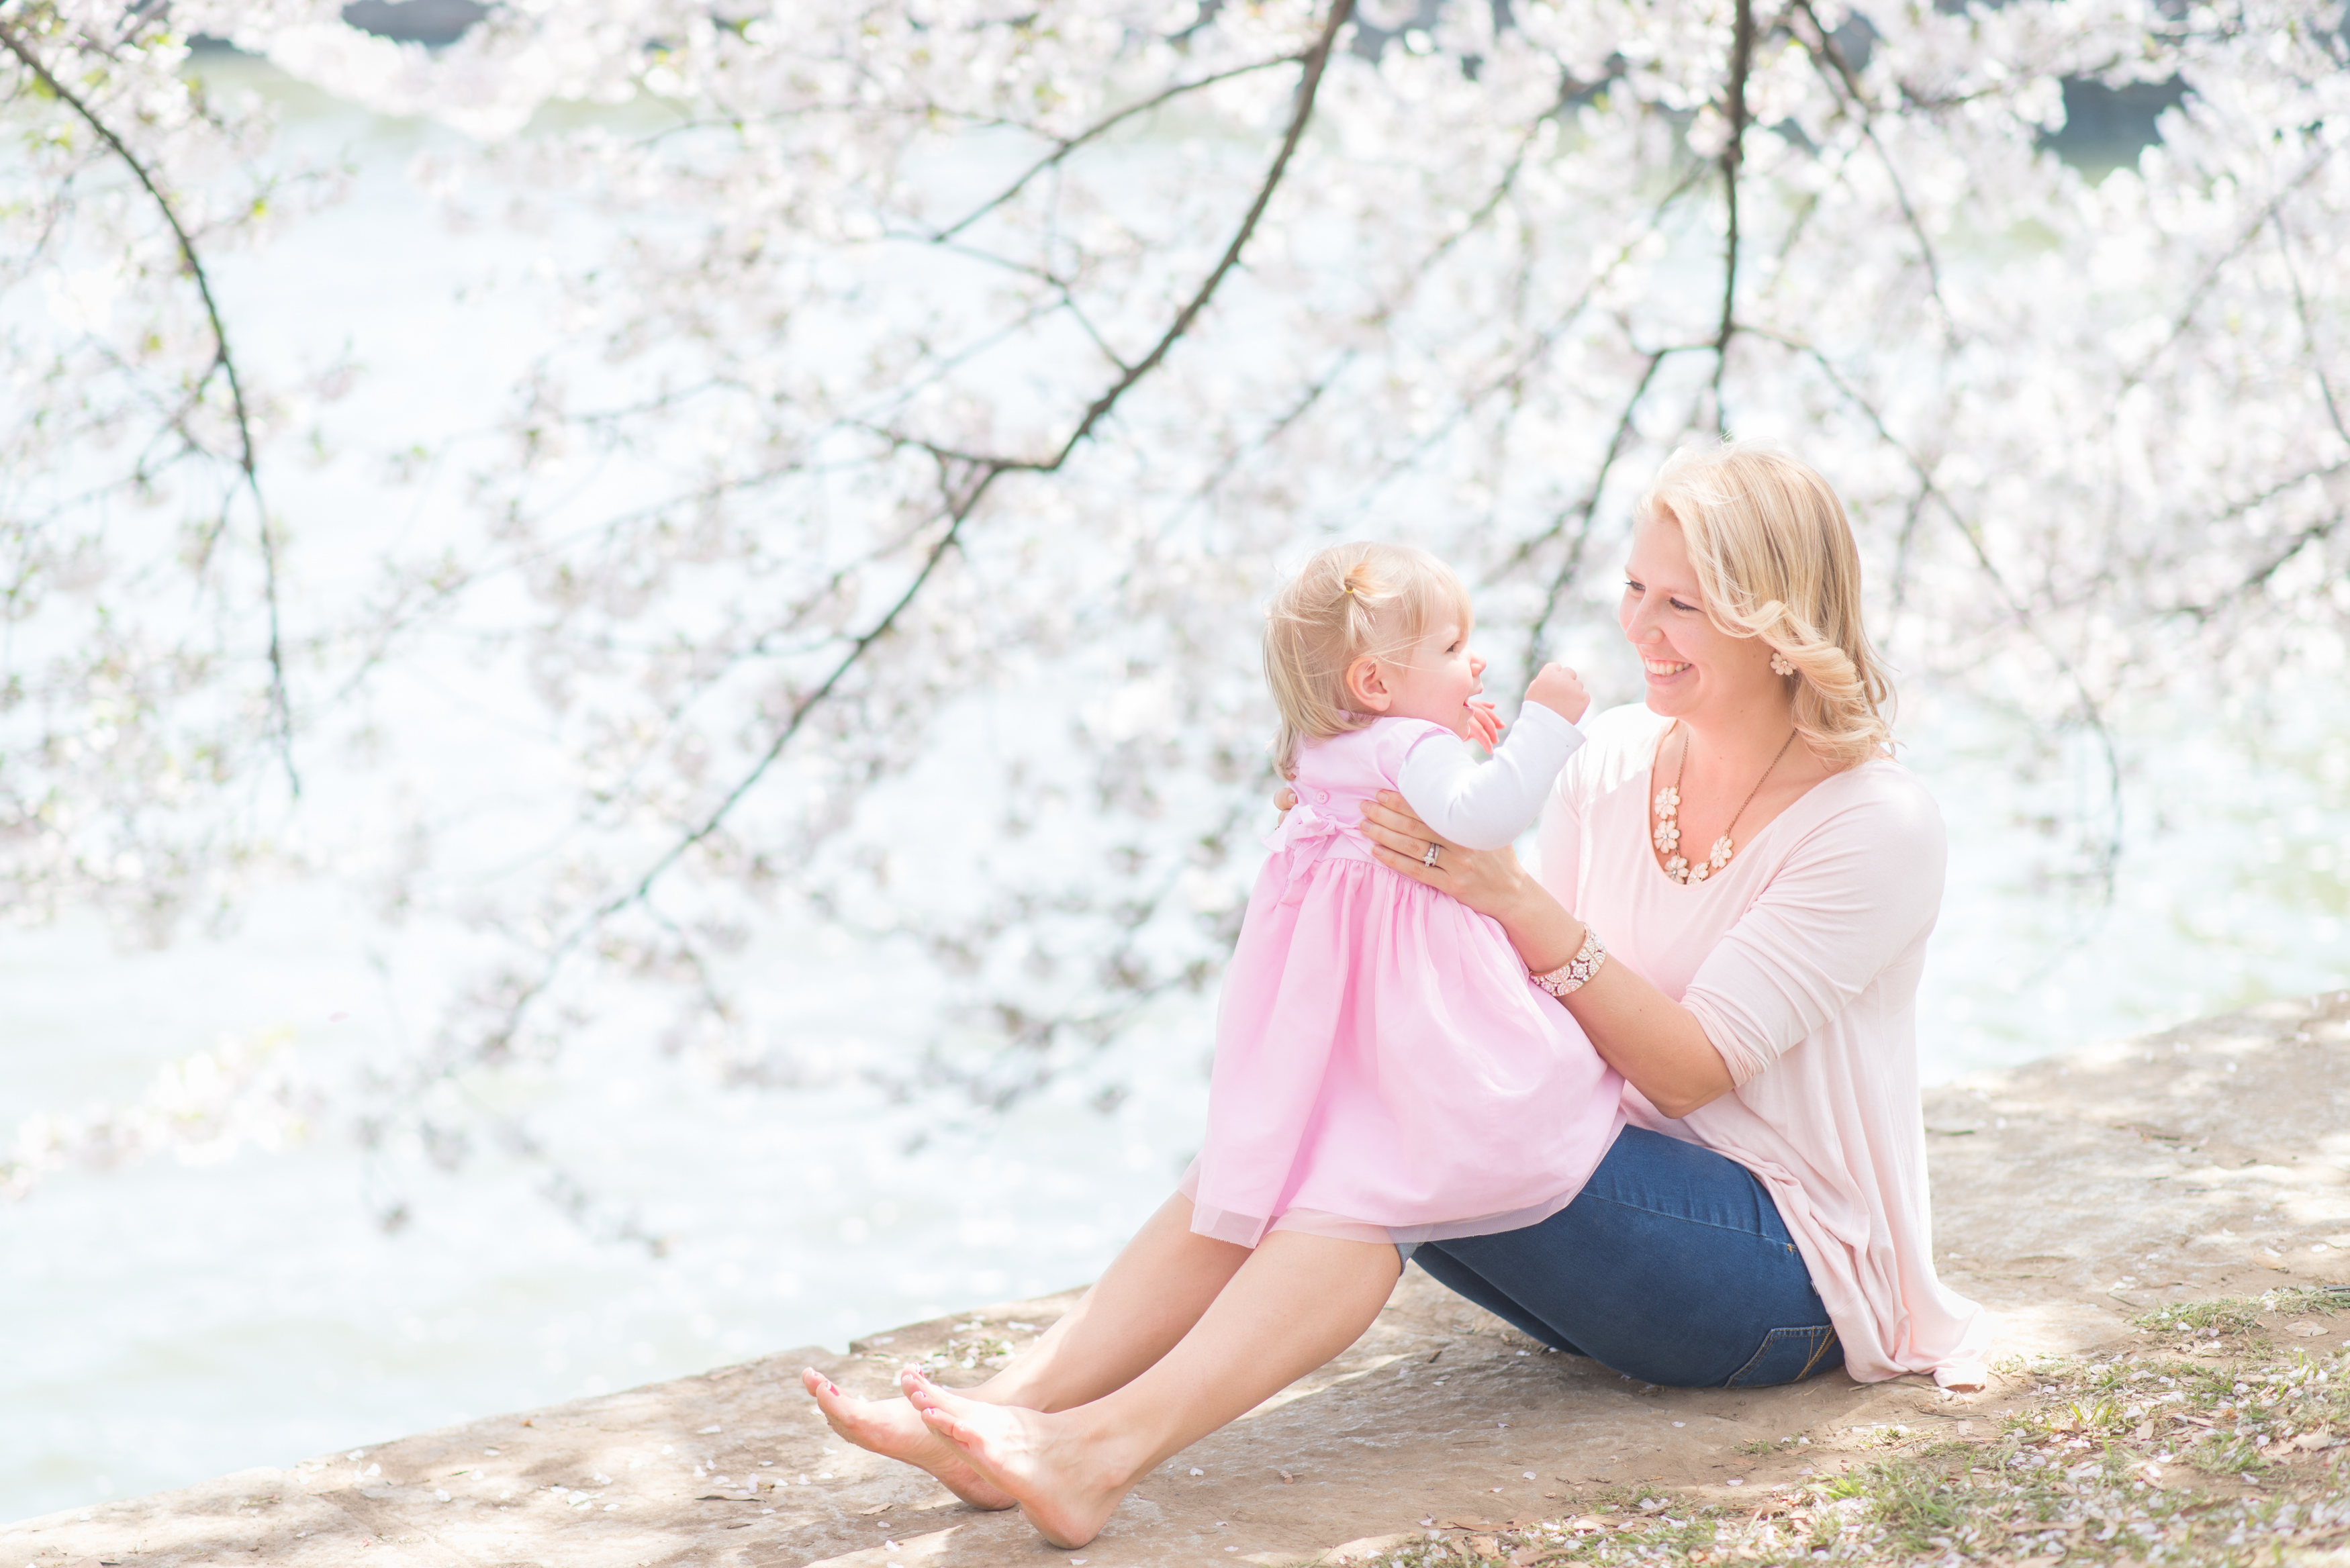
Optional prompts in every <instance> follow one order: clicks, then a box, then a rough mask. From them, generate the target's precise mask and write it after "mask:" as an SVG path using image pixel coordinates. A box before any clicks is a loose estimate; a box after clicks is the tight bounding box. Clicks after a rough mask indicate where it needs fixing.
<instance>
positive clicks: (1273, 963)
mask: <svg viewBox="0 0 2350 1568" xmlns="http://www.w3.org/2000/svg"><path fill="white" fill-rule="evenodd" d="M1470 628H1471V617H1470V613H1469V599H1468V595H1467V594H1466V593H1465V592H1463V591H1462V589H1461V583H1460V580H1459V579H1458V578H1456V577H1455V576H1453V575H1452V574H1451V572H1449V571H1447V570H1446V569H1445V568H1444V567H1443V566H1441V565H1440V564H1439V563H1438V562H1437V561H1436V560H1435V559H1434V558H1433V557H1431V556H1428V555H1427V554H1425V553H1424V552H1421V551H1419V550H1407V549H1399V548H1397V547H1395V546H1392V545H1346V546H1342V547H1341V548H1338V549H1335V550H1325V551H1323V552H1322V553H1321V554H1320V555H1318V556H1315V557H1314V559H1313V560H1312V561H1311V562H1309V563H1307V565H1306V567H1305V570H1304V571H1303V572H1302V573H1300V574H1299V575H1298V577H1297V580H1296V581H1295V582H1293V583H1291V584H1290V585H1289V586H1288V587H1285V588H1284V589H1283V590H1282V592H1281V594H1280V596H1279V597H1278V598H1277V599H1276V600H1275V601H1274V607H1273V611H1272V618H1271V622H1270V624H1269V626H1268V627H1267V628H1266V632H1265V671H1266V675H1267V677H1268V679H1269V680H1271V682H1272V685H1273V690H1274V698H1275V700H1276V701H1278V702H1279V704H1280V707H1281V715H1282V741H1281V756H1282V760H1283V764H1284V770H1285V771H1288V772H1290V773H1291V775H1292V778H1293V782H1294V784H1295V789H1296V792H1297V803H1296V805H1295V808H1294V809H1292V810H1291V811H1290V813H1289V815H1288V816H1287V818H1286V819H1285V820H1284V822H1283V824H1282V826H1281V828H1280V830H1279V831H1278V832H1277V833H1276V834H1275V835H1274V841H1273V844H1274V851H1275V853H1274V856H1273V857H1272V859H1271V860H1270V861H1268V862H1267V863H1266V865H1265V867H1264V871H1263V875H1262V876H1260V877H1258V878H1257V886H1256V891H1255V894H1254V896H1253V898H1251V899H1250V900H1249V909H1248V917H1247V920H1246V923H1245V924H1244V925H1243V927H1242V929H1241V938H1240V946H1239V950H1238V951H1237V952H1236V953H1235V954H1234V955H1233V959H1232V971H1231V974H1230V977H1229V978H1228V979H1227V980H1226V981H1225V986H1224V1001H1223V1011H1222V1018H1221V1020H1220V1022H1219V1024H1218V1029H1217V1040H1216V1067H1215V1075H1214V1079H1213V1082H1212V1084H1211V1088H1210V1093H1209V1107H1208V1137H1207V1144H1206V1147H1205V1148H1204V1149H1203V1150H1202V1151H1201V1155H1200V1158H1199V1159H1198V1160H1197V1161H1195V1162H1194V1163H1193V1165H1192V1167H1191V1170H1190V1171H1189V1172H1188V1173H1186V1175H1185V1177H1184V1179H1183V1183H1182V1193H1181V1196H1180V1197H1179V1198H1176V1199H1170V1200H1169V1201H1168V1203H1167V1204H1166V1205H1165V1206H1164V1207H1163V1208H1161V1209H1160V1210H1159V1212H1158V1213H1157V1214H1156V1215H1154V1216H1152V1217H1151V1219H1150V1220H1149V1221H1148V1222H1146V1223H1145V1225H1144V1226H1143V1229H1142V1231H1141V1232H1140V1233H1139V1234H1138V1235H1137V1236H1136V1237H1135V1238H1134V1240H1133V1241H1129V1242H1128V1244H1127V1246H1126V1248H1125V1250H1124V1251H1121V1252H1120V1253H1119V1254H1118V1258H1117V1260H1116V1261H1115V1262H1112V1263H1111V1264H1110V1266H1109V1268H1108V1269H1107V1271H1106V1272H1104V1273H1103V1275H1102V1277H1101V1278H1100V1280H1098V1281H1097V1282H1095V1284H1094V1286H1093V1287H1092V1289H1090V1290H1088V1291H1087V1292H1086V1293H1085V1294H1084V1295H1083V1296H1082V1297H1081V1298H1079V1300H1078V1301H1077V1302H1076V1304H1075V1305H1073V1306H1071V1307H1070V1309H1069V1310H1068V1311H1067V1312H1066V1313H1065V1314H1062V1315H1061V1317H1060V1318H1059V1319H1058V1320H1057V1321H1055V1323H1054V1324H1052V1326H1051V1327H1050V1328H1048V1329H1046V1330H1045V1334H1043V1335H1042V1336H1041V1337H1040V1338H1039V1339H1038V1340H1037V1341H1036V1343H1035V1345H1032V1346H1030V1347H1029V1348H1028V1349H1027V1350H1026V1351H1024V1352H1023V1353H1022V1355H1020V1356H1019V1357H1017V1358H1016V1359H1015V1360H1014V1362H1013V1363H1012V1365H1011V1366H1008V1367H1005V1368H1004V1369H1003V1371H1001V1372H998V1373H997V1374H995V1375H994V1376H993V1377H990V1378H989V1379H988V1380H987V1381H986V1382H985V1383H983V1384H982V1385H980V1386H977V1387H974V1388H969V1389H963V1390H952V1389H947V1388H941V1387H940V1386H938V1385H936V1384H934V1383H932V1382H931V1380H930V1378H929V1377H928V1376H926V1375H925V1374H924V1373H923V1372H921V1371H920V1369H917V1368H911V1367H910V1368H908V1369H907V1370H905V1371H904V1372H902V1373H900V1374H899V1387H900V1388H901V1389H902V1390H903V1391H904V1393H905V1396H906V1398H905V1399H904V1400H903V1401H899V1400H878V1399H860V1398H858V1397H855V1396H853V1395H850V1394H847V1393H845V1392H843V1391H842V1390H841V1388H840V1387H839V1386H837V1384H835V1383H834V1382H832V1380H831V1379H829V1378H827V1377H826V1376H823V1375H822V1374H820V1373H818V1372H817V1371H816V1369H815V1368H814V1367H810V1368H808V1369H807V1370H806V1372H804V1373H803V1374H802V1375H801V1376H802V1381H803V1382H804V1383H805V1384H806V1387H807V1389H808V1392H809V1393H810V1394H811V1395H813V1396H814V1397H816V1402H817V1404H818V1405H819V1407H821V1408H822V1409H823V1411H824V1415H825V1419H826V1420H827V1422H829V1423H830V1424H831V1427H832V1429H833V1430H834V1431H835V1432H837V1433H838V1434H839V1435H840V1436H841V1437H843V1438H847V1440H848V1441H850V1442H852V1443H855V1444H856V1445H857V1446H858V1447H859V1448H862V1449H868V1450H870V1451H872V1452H874V1453H879V1454H885V1455H888V1456H889V1457H890V1458H893V1459H903V1460H905V1461H906V1462H907V1463H909V1464H912V1465H918V1466H920V1467H921V1468H922V1469H926V1470H928V1471H929V1472H930V1473H931V1474H932V1475H933V1476H935V1477H937V1478H938V1479H939V1480H941V1481H942V1482H944V1483H945V1484H946V1485H947V1486H948V1487H949V1488H951V1490H953V1491H954V1492H955V1493H956V1494H957V1495H958V1496H960V1497H962V1498H963V1499H964V1500H965V1501H969V1502H971V1503H973V1504H975V1505H977V1506H978V1507H981V1508H1009V1507H1014V1506H1017V1507H1018V1508H1020V1509H1021V1511H1023V1512H1024V1513H1025V1514H1026V1515H1027V1516H1028V1518H1029V1520H1030V1521H1032V1522H1034V1523H1035V1526H1036V1528H1037V1529H1038V1530H1039V1531H1041V1532H1043V1533H1044V1535H1045V1538H1046V1539H1047V1540H1049V1541H1052V1542H1055V1543H1057V1544H1059V1545H1063V1546H1081V1545H1083V1544H1085V1542H1087V1541H1090V1540H1092V1539H1093V1537H1094V1535H1095V1533H1096V1532H1098V1531H1099V1530H1100V1529H1101V1528H1102V1526H1103V1524H1104V1523H1105V1522H1107V1520H1108V1519H1109V1517H1110V1514H1111V1513H1112V1511H1115V1510H1116V1509H1117V1507H1118V1500H1119V1499H1120V1498H1122V1497H1123V1496H1124V1495H1125V1494H1126V1492H1127V1490H1128V1489H1129V1488H1130V1487H1132V1486H1133V1485H1134V1483H1135V1482H1136V1480H1139V1478H1140V1477H1141V1476H1143V1475H1145V1474H1148V1473H1149V1471H1150V1470H1151V1469H1152V1468H1153V1467H1154V1466H1156V1465H1158V1464H1159V1463H1161V1462H1163V1461H1164V1460H1165V1459H1168V1458H1169V1457H1170V1455H1172V1454H1174V1453H1176V1452H1178V1451H1180V1449H1182V1448H1183V1447H1184V1446H1185V1445H1186V1444H1188V1443H1190V1442H1192V1441H1194V1440H1195V1439H1197V1438H1200V1437H1201V1436H1203V1435H1204V1434H1206V1433H1208V1432H1211V1431H1213V1430H1215V1429H1216V1428H1218V1427H1221V1426H1222V1425H1223V1424H1224V1423H1225V1422H1227V1421H1231V1420H1233V1419H1236V1418H1237V1417H1240V1416H1241V1415H1242V1414H1243V1413H1244V1412H1245V1411H1246V1410H1247V1409H1248V1408H1250V1407H1252V1406H1253V1405H1254V1404H1255V1403H1256V1402H1257V1400H1258V1399H1259V1398H1261V1397H1263V1391H1262V1388H1261V1387H1260V1384H1262V1383H1265V1382H1268V1381H1269V1383H1270V1386H1274V1387H1278V1386H1281V1384H1283V1383H1285V1382H1287V1381H1289V1380H1290V1379H1291V1378H1293V1377H1295V1376H1301V1375H1302V1374H1304V1373H1305V1372H1306V1371H1308V1370H1311V1369H1312V1368H1314V1367H1315V1366H1321V1365H1323V1364H1324V1363H1325V1362H1326V1361H1328V1360H1329V1359H1330V1357H1332V1356H1334V1355H1337V1354H1338V1353H1339V1352H1341V1351H1343V1350H1344V1349H1346V1347H1347V1345H1350V1344H1352V1343H1353V1342H1354V1341H1355V1339H1356V1338H1357V1336H1358V1335H1360V1334H1361V1333H1362V1332H1363V1330H1364V1328H1365V1327H1367V1325H1368V1324H1369V1323H1370V1321H1371V1320H1372V1318H1374V1317H1375V1316H1376V1315H1377V1314H1378V1311H1379V1308H1380V1306H1381V1305H1382V1304H1383V1303H1385V1302H1386V1301H1387V1299H1388V1293H1389V1292H1390V1291H1391V1289H1392V1288H1393V1286H1394V1283H1395V1277H1396V1276H1395V1270H1396V1266H1397V1265H1396V1260H1395V1256H1394V1254H1393V1253H1392V1252H1389V1251H1388V1250H1387V1245H1386V1243H1388V1242H1389V1241H1393V1242H1395V1243H1397V1245H1398V1246H1399V1247H1402V1248H1408V1247H1409V1245H1411V1244H1412V1243H1414V1242H1417V1241H1429V1240H1434V1239H1438V1238H1443V1237H1452V1236H1470V1235H1476V1234H1479V1233H1481V1232H1483V1231H1504V1230H1510V1229H1513V1228H1514V1227H1517V1226H1520V1225H1529V1224H1533V1223H1534V1222H1535V1221H1537V1220H1544V1219H1546V1218H1548V1217H1549V1216H1550V1215H1551V1214H1553V1213H1555V1212H1556V1211H1557V1210H1560V1209H1563V1208H1565V1206H1566V1203H1567V1201H1568V1199H1571V1198H1573V1197H1574V1196H1575V1192H1576V1191H1577V1190H1578V1189H1580V1188H1581V1187H1582V1185H1583V1183H1584V1181H1585V1180H1586V1179H1587V1178H1588V1177H1589V1176H1590V1174H1591V1171H1592V1168H1594V1167H1595V1166H1596V1165H1597V1163H1598V1161H1599V1157H1600V1156H1601V1154H1602V1153H1604V1152H1605V1151H1606V1149H1607V1145H1608V1143H1609V1142H1610V1141H1611V1140H1612V1139H1613V1137H1615V1134H1616V1131H1617V1127H1618V1125H1619V1124H1620V1122H1621V1120H1622V1116H1623V1113H1622V1111H1621V1109H1620V1108H1619V1101H1620V1099H1621V1096H1622V1090H1623V1084H1622V1080H1620V1079H1619V1078H1617V1075H1615V1073H1614V1072H1612V1071H1611V1070H1609V1069H1608V1067H1607V1065H1606V1064H1604V1063H1603V1062H1601V1061H1600V1059H1599V1057H1598V1055H1597V1054H1596V1053H1595V1052H1593V1050H1592V1049H1591V1046H1590V1044H1588V1043H1587V1042H1586V1040H1585V1039H1584V1037H1583V1033H1582V1031H1581V1030H1579V1029H1578V1028H1576V1027H1575V1022H1574V1020H1573V1019H1571V1018H1569V1017H1568V1016H1567V1013H1566V1010H1565V1008H1563V1007H1561V1006H1560V1005H1559V1003H1558V1002H1557V1000H1556V999H1555V996H1553V995H1549V994H1545V993H1544V992H1543V991H1541V990H1537V989H1536V987H1535V986H1534V984H1533V983H1530V982H1529V981H1528V979H1527V976H1526V971H1525V967H1524V966H1523V964H1521V963H1520V962H1519V961H1518V959H1517V957H1516V954H1515V953H1514V952H1513V950H1512V949H1511V947H1510V943H1509V940H1508V939H1507V938H1506V937H1505V936H1503V932H1502V928H1501V927H1500V926H1499V925H1497V924H1496V923H1495V922H1493V921H1492V920H1491V919H1486V918H1485V917H1484V916H1482V915H1478V914H1474V913H1472V912H1471V910H1470V909H1468V908H1467V907H1466V906H1464V905H1462V904H1460V903H1458V902H1456V901H1455V900H1454V899H1452V898H1448V897H1446V896H1445V895H1444V894H1442V893H1439V892H1435V891H1432V890H1431V889H1430V888H1424V887H1422V886H1420V885H1419V883H1417V882H1415V881H1413V880H1411V879H1410V878H1409V877H1404V876H1401V875H1399V873H1397V872H1395V871H1393V870H1390V869H1389V868H1388V867H1385V866H1382V865H1380V864H1379V863H1378V861H1377V860H1376V859H1374V858H1373V857H1372V854H1371V848H1370V842H1369V840H1368V839H1367V838H1366V837H1365V836H1363V834H1362V831H1361V828H1360V826H1359V811H1360V807H1361V805H1362V804H1363V802H1365V801H1366V800H1368V799H1369V798H1370V797H1371V796H1372V795H1374V794H1378V792H1379V791H1380V790H1383V789H1394V790H1399V791H1400V792H1401V793H1402V794H1403V796H1404V798H1405V799H1406V800H1408V801H1409V802H1410V803H1411V805H1412V808H1413V809H1414V810H1416V811H1418V812H1419V815H1420V817H1421V819H1422V820H1424V821H1425V822H1427V823H1428V824H1429V825H1430V826H1431V827H1432V828H1433V829H1434V830H1435V831H1436V832H1438V833H1440V834H1441V835H1443V836H1445V837H1446V838H1447V839H1448V840H1450V841H1451V842H1453V843H1456V844H1462V845H1468V846H1474V847H1480V848H1494V847H1499V846H1502V845H1504V844H1507V843H1509V842H1510V840H1511V839H1513V838H1514V837H1515V836H1517V834H1518V832H1519V831H1520V830H1521V829H1522V828H1523V827H1524V826H1525V825H1526V824H1527V823H1528V822H1529V821H1531V820H1532V819H1533V817H1534V811H1535V808H1536V806H1537V805H1539V804H1540V803H1541V800H1542V797H1543V793H1544V790H1546V789H1547V788H1549V787H1550V784H1551V780H1552V778H1553V777H1554V776H1555V774H1557V772H1558V770H1559V766H1560V764H1561V763H1564V762H1565V760H1566V756H1567V753H1570V752H1571V751H1573V750H1574V749H1575V747H1576V746H1577V745H1579V744H1581V743H1582V736H1581V734H1580V733H1579V732H1577V731H1576V730H1575V726H1574V724H1573V723H1572V722H1571V720H1572V719H1574V718H1575V717H1579V716H1580V715H1581V714H1582V712H1583V711H1584V708H1585V707H1586V703H1587V699H1586V697H1585V696H1584V693H1583V688H1582V686H1581V684H1580V683H1579V682H1578V681H1576V680H1575V676H1574V675H1573V674H1572V673H1571V672H1570V671H1567V670H1562V669H1560V668H1558V667H1557V666H1555V665H1553V666H1550V667H1548V668H1546V669H1545V670H1544V671H1543V672H1542V674H1541V675H1539V676H1538V677H1536V678H1535V680H1534V685H1533V687H1532V688H1531V689H1530V690H1529V691H1528V692H1527V693H1526V697H1527V701H1526V705H1525V707H1524V708H1523V710H1522V711H1521V712H1520V715H1519V718H1518V722H1517V723H1516V725H1515V726H1514V727H1513V729H1512V731H1511V733H1510V737H1509V739H1508V740H1506V741H1503V742H1501V744H1500V746H1499V747H1498V749H1496V750H1495V752H1494V753H1493V756H1492V760H1491V761H1489V762H1485V763H1474V762H1471V760H1470V758H1469V756H1468V754H1467V753H1466V752H1465V751H1464V750H1463V747H1462V744H1461V742H1464V741H1466V740H1468V739H1471V738H1472V737H1473V738H1475V739H1478V740H1482V741H1483V742H1486V743H1488V744H1489V745H1490V744H1492V742H1493V741H1494V739H1495V738H1496V736H1497V735H1498V734H1499V732H1500V726H1499V725H1498V724H1496V723H1495V722H1494V721H1493V717H1492V708H1491V706H1490V705H1489V704H1486V703H1484V702H1482V701H1479V700H1478V692H1479V691H1480V689H1481V681H1480V679H1479V678H1480V675H1481V673H1482V670H1483V669H1484V661H1483V660H1482V659H1479V658H1477V656H1476V655H1475V654H1473V653H1471V652H1470V651H1469V640H1468V639H1469V632H1470ZM1593 963H1596V954H1593V953H1590V952H1588V951H1586V953H1585V954H1583V955H1579V956H1578V958H1577V960H1576V961H1575V964H1572V965H1570V966H1569V967H1568V971H1565V972H1566V973H1568V974H1569V975H1570V976H1571V975H1573V974H1578V973H1580V974H1585V975H1586V976H1587V974H1588V972H1589V966H1590V965H1591V964H1593ZM1543 983H1544V984H1545V985H1557V986H1558V988H1559V989H1560V990H1562V991H1564V990H1565V989H1567V987H1568V983H1569V982H1567V981H1560V980H1559V979H1558V978H1557V977H1555V976H1544V981H1543ZM1186 1199H1188V1201H1186ZM1278 1231H1290V1232H1293V1234H1289V1235H1275V1234H1273V1233H1274V1232H1278ZM1366 1242H1368V1243H1372V1244H1371V1245H1365V1243H1366ZM1240 1358H1245V1361H1246V1363H1247V1371H1246V1375H1245V1376H1234V1375H1233V1368H1234V1365H1235V1361H1236V1360H1237V1359H1240Z"/></svg>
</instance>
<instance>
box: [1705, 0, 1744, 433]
mask: <svg viewBox="0 0 2350 1568" xmlns="http://www.w3.org/2000/svg"><path fill="white" fill-rule="evenodd" d="M1753 66H1754V0H1738V14H1737V23H1736V26H1735V30H1734V31H1733V32H1732V33H1731V40H1730V83H1729V86H1728V87H1727V88H1725V89H1724V91H1723V94H1722V105H1721V111H1722V118H1723V119H1727V120H1728V121H1729V122H1730V137H1729V140H1726V141H1724V142H1723V143H1722V147H1721V200H1722V206H1723V209H1724V212H1725V213H1726V215H1727V217H1728V219H1729V224H1728V233H1727V234H1725V235H1724V236H1723V239H1722V246H1721V331H1720V332H1719V333H1718V334H1716V336H1715V337H1714V341H1713V353H1714V360H1713V416H1714V423H1715V424H1716V426H1718V427H1719V428H1720V430H1721V434H1722V436H1723V437H1724V438H1725V439H1727V438H1728V436H1729V434H1730V410H1729V409H1728V408H1727V407H1726V406H1724V404H1723V402H1722V400H1721V383H1722V379H1723V378H1724V376H1725V375H1727V374H1728V372H1729V369H1730V339H1731V337H1732V336H1734V335H1735V334H1736V333H1737V331H1738V170H1739V165H1740V164H1741V163H1742V162H1743V161H1744V160H1745V156H1746V78H1747V77H1748V75H1749V74H1750V73H1751V72H1752V69H1753Z"/></svg>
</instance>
